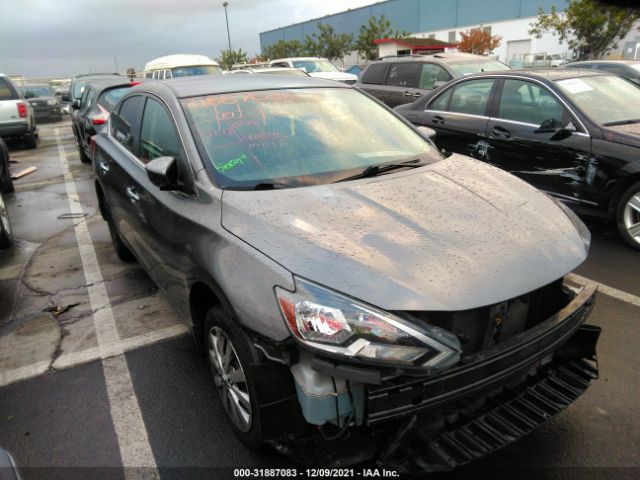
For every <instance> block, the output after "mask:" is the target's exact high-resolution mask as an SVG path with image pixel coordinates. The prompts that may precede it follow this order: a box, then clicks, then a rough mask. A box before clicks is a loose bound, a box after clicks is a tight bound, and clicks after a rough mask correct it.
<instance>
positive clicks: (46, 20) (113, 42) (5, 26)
mask: <svg viewBox="0 0 640 480" xmlns="http://www.w3.org/2000/svg"><path fill="white" fill-rule="evenodd" d="M222 1H223V0H0V3H1V4H2V5H1V8H0V72H2V73H5V74H8V75H24V76H26V77H54V76H68V75H73V74H76V73H86V72H98V71H104V72H111V71H113V70H114V69H115V68H116V64H117V66H118V69H119V70H126V69H127V68H129V67H133V68H135V69H136V70H142V69H143V67H144V64H145V63H146V62H147V61H149V60H152V59H153V58H156V57H159V56H162V55H167V54H173V53H199V54H204V55H208V56H210V57H212V58H215V57H218V56H219V55H220V50H221V49H226V48H227V32H226V26H225V19H224V8H223V6H222ZM371 3H374V0H321V1H319V0H229V5H228V7H227V9H228V14H229V30H230V34H231V47H232V48H234V49H238V48H242V49H243V50H244V51H246V52H247V53H248V54H249V55H250V56H251V55H253V54H256V53H259V52H260V36H259V34H260V32H264V31H266V30H271V29H273V28H277V27H282V26H285V25H290V24H292V23H296V22H300V21H304V20H309V19H311V18H316V17H322V16H324V15H328V14H331V13H337V12H341V11H343V10H346V9H348V8H357V7H361V6H363V5H369V4H371Z"/></svg>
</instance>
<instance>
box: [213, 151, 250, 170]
mask: <svg viewBox="0 0 640 480" xmlns="http://www.w3.org/2000/svg"><path fill="white" fill-rule="evenodd" d="M246 159H247V155H246V154H245V153H243V154H242V155H240V156H239V157H236V158H232V159H231V160H229V161H228V162H225V163H219V164H218V165H215V167H216V170H217V171H219V172H220V173H222V172H225V171H227V170H230V169H232V168H233V167H235V166H237V165H242V163H243V162H244V161H245V160H246Z"/></svg>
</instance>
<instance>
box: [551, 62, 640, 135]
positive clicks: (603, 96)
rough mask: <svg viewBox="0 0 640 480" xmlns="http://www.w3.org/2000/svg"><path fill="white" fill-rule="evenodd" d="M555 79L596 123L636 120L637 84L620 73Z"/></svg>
mask: <svg viewBox="0 0 640 480" xmlns="http://www.w3.org/2000/svg"><path fill="white" fill-rule="evenodd" d="M556 83H557V84H558V85H559V86H560V89H561V90H562V91H563V92H564V93H565V94H566V95H567V97H569V98H570V99H571V100H572V101H573V103H575V104H576V105H577V106H578V108H580V109H581V110H582V111H583V112H584V113H585V114H586V115H587V116H588V117H589V118H591V120H593V121H594V122H596V123H598V124H600V125H604V126H607V125H614V124H619V123H626V122H629V121H633V120H638V121H640V88H638V87H637V86H636V85H634V84H632V83H630V82H629V81H627V80H624V79H622V78H621V77H618V76H614V75H598V76H593V77H580V78H570V79H565V80H558V81H557V82H556Z"/></svg>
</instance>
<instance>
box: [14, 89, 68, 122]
mask: <svg viewBox="0 0 640 480" xmlns="http://www.w3.org/2000/svg"><path fill="white" fill-rule="evenodd" d="M20 90H21V91H22V94H23V95H24V96H25V98H27V99H28V102H29V103H30V104H31V107H32V108H33V114H34V115H35V117H36V122H42V121H43V120H49V121H53V122H59V121H60V120H62V110H61V106H60V101H59V100H58V99H57V98H56V96H55V92H54V91H53V88H51V87H50V86H49V85H47V84H27V85H24V86H22V87H20Z"/></svg>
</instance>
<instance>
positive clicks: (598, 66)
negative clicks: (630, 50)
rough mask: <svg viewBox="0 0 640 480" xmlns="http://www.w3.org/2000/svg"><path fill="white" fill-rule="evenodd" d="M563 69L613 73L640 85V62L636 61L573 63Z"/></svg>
mask: <svg viewBox="0 0 640 480" xmlns="http://www.w3.org/2000/svg"><path fill="white" fill-rule="evenodd" d="M565 68H586V69H593V70H599V71H600V70H602V71H605V72H609V73H615V74H616V75H620V76H621V77H624V78H626V79H628V80H631V81H632V82H633V83H637V84H638V85H640V61H636V60H592V61H585V62H573V63H570V64H568V65H565Z"/></svg>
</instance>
